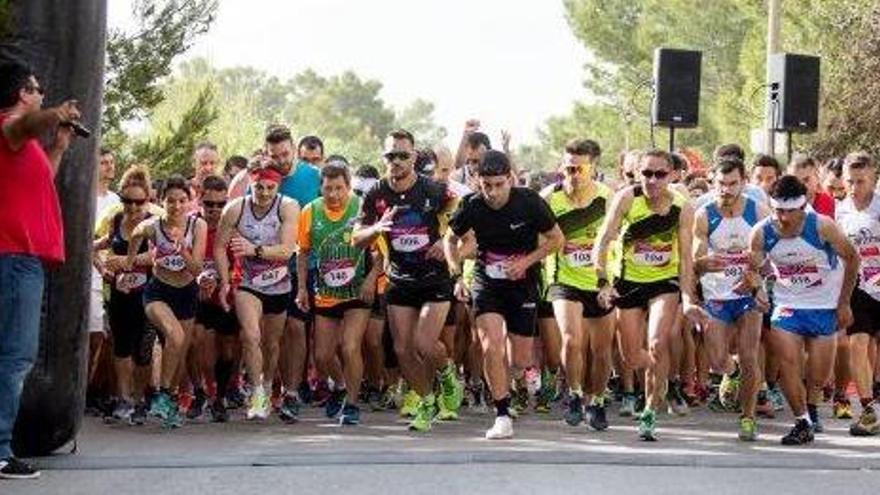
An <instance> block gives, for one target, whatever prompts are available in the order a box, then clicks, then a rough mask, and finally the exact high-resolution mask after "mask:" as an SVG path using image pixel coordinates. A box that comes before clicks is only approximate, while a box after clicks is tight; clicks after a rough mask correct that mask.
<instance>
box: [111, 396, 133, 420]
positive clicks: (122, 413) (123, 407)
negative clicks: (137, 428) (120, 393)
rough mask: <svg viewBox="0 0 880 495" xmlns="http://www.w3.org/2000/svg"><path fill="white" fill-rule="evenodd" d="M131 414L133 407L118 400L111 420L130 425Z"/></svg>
mask: <svg viewBox="0 0 880 495" xmlns="http://www.w3.org/2000/svg"><path fill="white" fill-rule="evenodd" d="M132 414H134V405H133V404H132V403H131V402H129V401H127V400H125V399H119V402H117V403H116V408H114V409H113V419H115V420H117V421H123V422H126V423H129V424H131V416H132Z"/></svg>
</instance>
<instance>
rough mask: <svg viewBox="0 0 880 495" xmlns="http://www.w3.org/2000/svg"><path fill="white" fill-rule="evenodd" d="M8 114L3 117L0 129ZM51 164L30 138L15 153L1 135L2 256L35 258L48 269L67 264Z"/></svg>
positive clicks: (0, 231) (39, 147)
mask: <svg viewBox="0 0 880 495" xmlns="http://www.w3.org/2000/svg"><path fill="white" fill-rule="evenodd" d="M8 118H9V114H0V127H2V125H3V123H4V122H5V121H6V120H7V119H8ZM53 179H54V177H53V172H52V163H51V162H50V161H49V157H48V156H47V155H46V152H45V151H44V150H43V147H42V146H40V143H39V142H38V141H37V140H36V139H34V138H30V139H28V140H27V141H25V143H24V145H23V146H22V147H21V149H19V150H18V151H13V150H12V149H11V148H10V146H9V142H8V141H7V140H6V136H5V135H4V134H3V133H2V132H0V254H24V255H30V256H35V257H37V258H39V259H40V260H42V261H43V262H44V263H45V264H47V265H57V264H60V263H63V262H64V226H63V224H62V221H61V205H60V204H59V202H58V193H57V192H56V191H55V182H54V180H53Z"/></svg>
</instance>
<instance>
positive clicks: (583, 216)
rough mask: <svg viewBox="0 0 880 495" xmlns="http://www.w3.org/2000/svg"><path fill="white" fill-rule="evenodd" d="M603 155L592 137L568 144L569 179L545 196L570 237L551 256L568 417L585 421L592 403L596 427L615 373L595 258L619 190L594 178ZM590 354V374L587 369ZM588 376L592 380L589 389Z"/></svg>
mask: <svg viewBox="0 0 880 495" xmlns="http://www.w3.org/2000/svg"><path fill="white" fill-rule="evenodd" d="M599 153H600V149H599V145H598V144H597V143H595V142H594V141H591V140H573V141H570V142H569V143H568V144H566V146H565V154H564V155H563V158H562V172H563V182H562V184H558V185H556V186H554V187H553V188H552V189H551V190H550V191H548V193H547V195H546V196H545V200H546V201H547V203H548V204H549V205H550V209H551V210H552V211H553V214H554V215H555V216H556V219H557V221H558V222H559V227H560V229H561V230H562V233H563V234H564V235H565V245H564V247H563V248H562V250H561V251H559V252H556V253H553V254H551V255H550V256H549V257H548V258H547V260H548V270H549V277H548V278H549V280H550V282H551V285H550V289H549V298H550V300H551V301H553V310H554V313H555V316H556V320H557V321H558V322H559V327H560V328H561V330H562V364H563V368H564V370H565V377H566V382H567V383H568V393H569V398H568V401H569V402H568V411H566V413H565V421H566V422H567V423H568V424H569V425H571V426H577V425H578V424H580V423H581V421H583V419H584V406H585V405H586V414H587V423H588V424H589V425H590V427H591V428H593V429H594V430H604V429H606V428H608V420H607V418H606V414H605V387H606V386H607V384H608V378H609V376H610V374H611V343H612V342H613V340H614V324H613V323H614V321H613V315H612V310H611V308H604V307H601V306H599V303H598V301H597V299H596V296H597V295H598V292H599V287H598V280H597V278H596V269H595V268H594V267H593V261H592V252H593V246H594V244H595V242H596V237H597V236H598V230H599V227H600V226H601V224H602V219H603V218H604V217H605V214H606V211H607V208H608V204H609V203H610V199H611V196H612V194H613V192H612V191H611V189H610V188H609V187H608V186H606V185H605V184H602V183H601V182H596V181H594V180H593V178H592V176H593V167H594V164H595V161H596V160H597V159H598V158H599ZM587 355H589V359H588V362H589V363H590V369H589V372H588V371H587V369H586V368H585V357H587ZM587 376H589V379H590V380H589V383H587V384H586V391H585V390H584V388H585V387H584V385H585V384H584V378H585V377H587ZM585 393H586V397H587V398H589V402H588V403H585Z"/></svg>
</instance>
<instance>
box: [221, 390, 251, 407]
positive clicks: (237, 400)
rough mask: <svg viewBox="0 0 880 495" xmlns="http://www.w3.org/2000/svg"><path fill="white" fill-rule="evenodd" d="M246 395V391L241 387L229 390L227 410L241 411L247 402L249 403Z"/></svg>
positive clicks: (227, 393)
mask: <svg viewBox="0 0 880 495" xmlns="http://www.w3.org/2000/svg"><path fill="white" fill-rule="evenodd" d="M246 397H247V396H246V395H245V393H244V390H242V389H241V387H238V386H235V387H232V388H231V389H229V391H227V392H226V408H227V409H240V408H242V407H244V404H245V402H247V399H246Z"/></svg>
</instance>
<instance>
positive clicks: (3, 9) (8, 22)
mask: <svg viewBox="0 0 880 495" xmlns="http://www.w3.org/2000/svg"><path fill="white" fill-rule="evenodd" d="M10 34H12V7H11V6H10V4H9V0H0V40H2V39H6V38H7V37H8V36H9V35H10Z"/></svg>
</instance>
